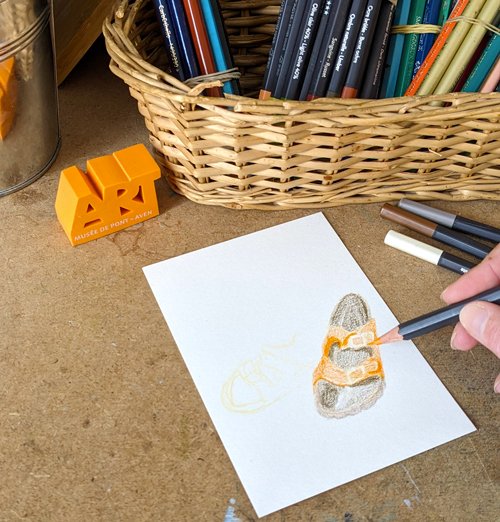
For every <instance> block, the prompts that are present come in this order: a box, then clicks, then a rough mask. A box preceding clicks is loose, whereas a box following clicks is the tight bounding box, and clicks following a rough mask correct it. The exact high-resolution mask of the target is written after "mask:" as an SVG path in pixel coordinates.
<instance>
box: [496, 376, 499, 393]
mask: <svg viewBox="0 0 500 522" xmlns="http://www.w3.org/2000/svg"><path fill="white" fill-rule="evenodd" d="M495 393H500V376H499V377H497V380H496V381H495Z"/></svg>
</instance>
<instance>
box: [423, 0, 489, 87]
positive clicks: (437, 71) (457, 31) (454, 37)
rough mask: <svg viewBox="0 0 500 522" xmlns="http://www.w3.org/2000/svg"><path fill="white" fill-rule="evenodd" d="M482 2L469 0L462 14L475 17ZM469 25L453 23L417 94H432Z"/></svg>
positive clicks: (483, 1) (466, 23)
mask: <svg viewBox="0 0 500 522" xmlns="http://www.w3.org/2000/svg"><path fill="white" fill-rule="evenodd" d="M497 1H498V0H497ZM484 3H485V0H471V1H470V2H469V4H468V5H467V7H466V8H465V9H464V11H463V13H462V16H464V17H468V18H476V17H477V15H478V14H479V13H480V11H481V9H482V8H483V5H484ZM470 27H471V24H470V23H468V22H465V21H462V20H461V21H459V22H458V23H457V24H456V25H455V27H454V28H453V30H452V31H451V34H450V35H449V36H448V39H447V40H446V43H445V44H444V46H443V48H442V49H441V51H440V53H439V54H438V56H437V58H436V60H435V61H434V63H433V64H432V66H431V68H430V69H429V72H428V73H427V76H426V77H425V79H424V81H423V82H422V84H421V85H420V87H419V88H418V91H417V94H419V95H421V94H433V92H434V89H435V88H436V86H437V84H438V83H439V81H440V79H441V76H442V75H443V73H444V71H446V69H447V67H448V65H449V63H450V62H451V60H452V58H453V56H454V55H455V53H456V52H457V50H458V48H459V47H460V44H461V43H462V42H463V40H464V38H465V37H466V35H467V33H468V31H469V29H470Z"/></svg>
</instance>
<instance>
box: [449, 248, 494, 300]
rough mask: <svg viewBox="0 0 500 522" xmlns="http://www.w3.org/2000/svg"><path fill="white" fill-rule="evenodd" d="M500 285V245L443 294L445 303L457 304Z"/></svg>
mask: <svg viewBox="0 0 500 522" xmlns="http://www.w3.org/2000/svg"><path fill="white" fill-rule="evenodd" d="M498 284H500V244H499V245H497V246H496V247H495V248H494V249H493V250H492V251H491V253H490V254H489V255H488V256H487V257H486V258H485V259H483V261H481V263H479V265H477V266H475V267H474V268H473V269H471V270H470V271H469V272H468V273H467V274H464V275H463V276H461V277H460V278H459V279H457V280H456V281H455V282H454V283H452V284H451V285H450V286H449V287H448V288H446V289H445V290H444V292H443V293H442V294H441V299H443V301H444V302H445V303H456V302H457V301H461V300H462V299H467V297H471V296H473V295H476V294H478V293H480V292H483V291H485V290H488V289H489V288H493V287H494V286H496V285H498Z"/></svg>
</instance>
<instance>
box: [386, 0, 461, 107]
mask: <svg viewBox="0 0 500 522" xmlns="http://www.w3.org/2000/svg"><path fill="white" fill-rule="evenodd" d="M464 1H468V0H464ZM410 5H411V1H410V0H399V1H398V3H397V6H396V12H395V14H394V25H395V26H401V25H407V23H408V15H409V14H410ZM404 41H405V35H404V34H402V33H394V34H392V35H391V37H390V39H389V49H388V51H387V61H386V65H385V67H384V74H383V77H382V88H381V97H382V98H392V97H393V96H394V93H395V91H396V82H397V81H398V75H399V64H400V63H401V53H402V52H403V44H404Z"/></svg>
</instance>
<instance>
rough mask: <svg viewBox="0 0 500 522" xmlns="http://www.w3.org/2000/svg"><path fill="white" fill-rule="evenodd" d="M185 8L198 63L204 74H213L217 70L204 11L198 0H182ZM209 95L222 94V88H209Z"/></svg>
mask: <svg viewBox="0 0 500 522" xmlns="http://www.w3.org/2000/svg"><path fill="white" fill-rule="evenodd" d="M182 1H183V3H184V9H185V11H186V15H187V20H188V23H189V29H190V32H191V37H192V39H193V42H194V48H195V51H196V55H197V57H198V64H199V66H200V71H201V74H202V75H205V74H213V73H215V72H217V68H216V66H215V61H214V58H213V55H212V49H211V47H210V41H209V39H208V34H207V29H206V27H205V22H204V20H203V13H202V11H201V7H200V3H199V2H198V0H182ZM208 91H209V92H208V94H209V96H220V95H221V90H220V89H219V88H212V89H209V90H208Z"/></svg>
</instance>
